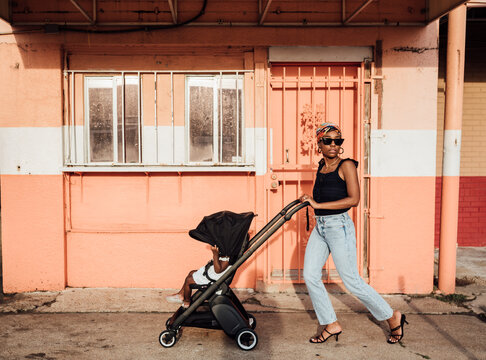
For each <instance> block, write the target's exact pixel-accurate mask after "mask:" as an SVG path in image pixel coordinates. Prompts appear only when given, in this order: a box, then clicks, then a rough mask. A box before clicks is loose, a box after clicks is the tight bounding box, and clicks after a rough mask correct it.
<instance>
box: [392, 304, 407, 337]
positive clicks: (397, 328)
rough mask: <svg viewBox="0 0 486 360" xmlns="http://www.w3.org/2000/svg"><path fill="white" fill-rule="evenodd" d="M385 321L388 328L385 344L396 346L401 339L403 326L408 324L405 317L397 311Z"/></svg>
mask: <svg viewBox="0 0 486 360" xmlns="http://www.w3.org/2000/svg"><path fill="white" fill-rule="evenodd" d="M387 321H388V325H389V326H390V337H389V338H388V340H387V343H389V344H396V343H397V342H400V341H401V340H402V339H403V326H404V325H405V324H408V322H407V320H406V317H405V315H403V314H402V313H401V312H400V311H397V310H395V311H394V312H393V316H392V317H391V318H389V319H388V320H387Z"/></svg>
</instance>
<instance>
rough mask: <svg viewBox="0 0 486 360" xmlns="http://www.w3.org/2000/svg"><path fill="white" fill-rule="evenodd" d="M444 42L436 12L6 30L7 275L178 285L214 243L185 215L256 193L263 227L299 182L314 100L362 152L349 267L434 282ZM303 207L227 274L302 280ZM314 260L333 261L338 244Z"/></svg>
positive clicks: (306, 186) (402, 284)
mask: <svg viewBox="0 0 486 360" xmlns="http://www.w3.org/2000/svg"><path fill="white" fill-rule="evenodd" d="M221 6H223V5H221ZM240 10H241V9H240ZM187 11H188V12H190V11H191V9H189V10H187ZM193 11H195V10H193ZM107 13H108V12H107ZM208 13H210V14H213V13H211V12H208ZM239 14H240V13H239ZM241 14H242V13H241ZM241 14H240V15H241ZM410 14H412V13H410ZM17 16H22V15H17ZM208 16H215V15H214V14H213V15H208ZM241 16H243V15H241ZM269 16H272V15H269ZM363 16H366V13H364V14H363ZM409 16H412V17H413V16H414V15H413V14H412V15H409ZM417 16H418V15H417ZM260 19H261V17H260ZM20 20H22V21H24V20H23V19H18V21H19V22H21V21H20ZM290 20H292V19H289V21H290ZM413 20H414V19H411V20H410V21H413ZM269 21H270V20H269ZM12 30H16V28H13V29H12V27H11V26H10V25H8V24H7V23H3V24H2V25H1V27H0V32H2V33H10V32H12ZM437 44H438V23H437V22H436V21H433V22H431V23H429V24H428V25H422V26H403V27H401V26H396V27H389V26H366V27H360V28H357V27H324V26H320V27H317V26H316V27H281V28H275V27H251V26H248V27H247V26H241V27H238V26H234V27H231V26H222V27H218V26H209V25H208V26H200V27H198V26H185V27H178V28H175V29H165V30H154V31H139V32H132V33H130V32H129V33H113V34H98V33H79V32H72V31H63V30H59V31H54V33H53V34H45V33H42V32H41V33H39V32H26V33H21V32H18V33H15V34H11V35H3V36H2V43H1V44H0V57H1V58H2V59H3V61H2V65H1V67H0V78H1V79H2V86H0V92H1V96H0V99H1V100H0V108H1V109H2V110H1V112H0V169H1V175H0V181H1V211H2V256H3V259H2V260H3V261H2V265H3V290H4V292H6V293H10V292H23V291H33V290H60V289H64V288H65V287H68V286H69V287H147V288H177V287H178V286H179V285H180V282H181V279H183V277H184V276H185V275H186V274H187V272H188V271H189V270H190V269H194V268H197V267H199V266H201V265H202V264H204V263H205V262H206V261H207V260H208V258H209V256H210V253H209V250H208V248H207V247H206V246H205V245H203V244H202V243H198V242H197V241H195V240H193V239H191V238H190V237H189V235H188V231H189V230H190V229H192V228H194V227H196V226H197V224H198V223H199V221H200V220H201V219H202V217H203V216H205V215H208V214H211V213H214V212H216V211H220V210H231V211H234V212H246V211H253V212H255V213H256V214H258V216H257V217H256V218H255V220H254V222H253V224H252V227H251V234H255V233H256V232H257V231H258V230H259V229H261V228H262V227H263V226H264V225H265V224H266V223H267V221H269V220H270V219H271V218H272V217H273V216H274V215H275V214H276V213H277V212H278V211H279V210H280V209H281V208H282V207H283V205H285V204H287V203H289V202H290V201H292V200H294V199H295V198H297V197H298V196H299V195H300V194H302V193H303V192H309V191H310V190H311V188H312V181H313V178H314V173H315V170H316V169H317V162H318V159H319V158H318V154H317V153H316V149H315V146H314V143H313V140H312V133H313V129H314V128H315V126H316V124H318V123H319V122H322V121H324V120H326V121H331V122H336V123H339V124H340V125H341V126H342V127H343V130H344V137H345V138H346V141H345V143H344V149H345V153H344V155H343V156H345V157H353V158H355V159H357V160H358V161H359V162H360V167H359V173H360V183H361V193H362V197H361V203H360V205H359V207H358V208H356V209H353V210H352V211H351V215H352V216H353V218H354V220H355V223H356V226H357V232H358V245H357V251H358V255H359V261H358V262H359V267H360V272H361V274H362V275H363V276H364V277H365V278H366V279H367V281H369V283H370V284H371V285H372V286H373V287H375V288H376V289H377V290H378V291H379V292H383V293H395V292H405V293H428V292H430V291H431V290H432V287H433V263H434V231H435V228H434V225H435V188H436V138H437V79H438V49H437ZM414 49H421V51H415V50H414ZM311 223H312V221H311ZM305 225H306V224H305V213H304V211H302V212H301V213H300V214H297V216H295V218H294V219H293V220H292V221H290V222H289V224H288V225H286V226H285V227H284V229H283V230H282V231H279V232H278V233H277V234H276V235H275V236H274V237H273V238H272V239H270V240H269V241H268V243H267V245H266V246H265V247H264V248H262V249H261V250H259V251H258V252H257V253H256V255H255V256H254V257H253V258H252V259H251V261H248V262H247V263H246V264H245V265H244V266H243V267H242V268H241V269H240V271H239V272H238V274H237V276H236V278H235V281H234V282H233V285H234V286H235V287H239V288H258V286H259V284H271V285H276V286H282V287H285V286H289V285H292V284H298V283H303V279H302V263H303V255H304V251H305V245H306V241H307V238H308V236H309V234H310V232H308V231H307V230H306V228H305ZM323 280H324V281H325V282H330V283H334V282H337V283H339V281H340V280H339V278H338V277H337V276H336V272H335V270H334V268H333V264H332V260H331V261H330V262H329V263H328V264H326V267H325V269H324V272H323Z"/></svg>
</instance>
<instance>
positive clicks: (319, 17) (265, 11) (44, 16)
mask: <svg viewBox="0 0 486 360" xmlns="http://www.w3.org/2000/svg"><path fill="white" fill-rule="evenodd" d="M472 2H474V3H478V2H482V0H476V1H472ZM464 3H466V1H464V0H460V1H458V0H402V1H401V2H399V3H397V2H396V1H395V0H338V1H322V0H305V1H302V0H300V1H299V0H296V1H283V0H253V1H238V0H229V1H226V2H222V1H213V0H164V1H159V2H153V1H140V2H126V3H125V2H120V1H115V0H113V1H97V0H57V1H48V2H41V1H36V0H17V1H12V0H0V18H2V19H4V20H6V21H7V22H8V23H10V24H11V25H12V26H14V27H15V26H48V25H50V26H58V27H61V28H67V27H82V28H89V29H92V30H96V31H101V30H102V29H104V28H108V27H128V28H130V27H148V28H150V27H173V26H182V25H191V26H255V27H258V26H260V27H264V26H267V27H268V26H270V27H279V26H281V27H285V26H292V27H315V26H321V27H325V26H332V27H353V26H355V27H365V26H424V25H427V24H428V23H430V22H432V21H434V20H436V19H438V18H440V17H441V16H444V15H446V14H447V13H448V12H449V11H451V10H452V9H454V8H455V7H457V6H459V5H461V4H464ZM196 14H198V15H196Z"/></svg>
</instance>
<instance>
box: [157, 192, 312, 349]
mask: <svg viewBox="0 0 486 360" xmlns="http://www.w3.org/2000/svg"><path fill="white" fill-rule="evenodd" d="M308 205H309V202H307V201H305V202H302V203H301V202H300V200H294V201H293V202H291V203H290V204H288V205H287V206H286V207H284V208H283V209H282V210H281V211H280V212H279V213H278V214H277V215H276V216H275V217H274V218H273V219H272V220H271V221H270V222H269V223H268V224H267V225H265V226H264V227H263V228H262V229H261V230H260V231H259V232H258V233H257V234H256V235H255V236H254V237H253V238H252V239H251V240H248V236H247V237H246V239H245V240H244V244H243V246H242V249H241V251H240V256H239V257H238V259H237V260H236V262H235V263H234V264H233V266H231V268H230V269H229V270H228V271H226V272H225V273H224V274H223V276H221V277H220V278H219V279H218V280H217V281H215V282H214V283H212V284H209V285H193V286H191V287H192V288H196V289H197V291H196V292H195V293H194V294H193V295H192V297H191V305H190V306H189V307H188V308H184V307H183V306H181V307H179V309H178V310H177V311H176V312H175V313H174V314H173V315H172V316H171V317H170V318H169V319H167V321H166V330H164V331H162V332H161V333H160V335H159V342H160V344H161V345H162V346H163V347H166V348H169V347H172V346H174V345H175V344H176V342H177V341H178V339H179V338H180V336H181V334H182V327H183V326H185V327H200V328H207V329H222V330H224V332H225V333H226V334H227V335H228V336H231V337H234V338H235V339H236V342H237V344H238V346H239V347H240V348H241V349H242V350H252V349H254V348H255V346H256V345H257V343H258V336H257V334H256V333H255V331H254V329H255V326H256V320H255V317H254V316H253V315H251V314H248V313H247V312H246V310H245V308H244V307H243V305H242V304H241V302H240V301H239V299H238V298H237V297H236V295H235V294H234V292H233V291H232V290H231V288H230V286H229V285H230V283H231V281H232V279H233V277H234V275H235V273H236V271H237V270H238V268H239V267H240V266H241V265H242V264H243V263H244V262H245V261H246V260H247V259H248V258H249V257H250V256H251V255H253V253H254V252H255V251H257V250H258V248H259V247H260V246H262V245H263V244H264V243H265V242H266V241H267V240H268V239H269V238H270V237H271V236H272V235H273V234H274V233H275V232H276V231H277V230H278V229H280V228H281V227H282V226H283V225H284V224H285V223H286V222H287V221H289V220H290V219H291V218H292V216H293V215H294V214H295V213H296V212H298V211H299V210H301V209H303V208H305V207H306V206H308ZM245 244H247V246H245ZM245 248H246V251H245V252H244V253H243V251H244V250H245ZM202 306H208V307H209V310H208V311H196V310H197V309H198V308H199V307H202Z"/></svg>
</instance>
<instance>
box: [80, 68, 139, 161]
mask: <svg viewBox="0 0 486 360" xmlns="http://www.w3.org/2000/svg"><path fill="white" fill-rule="evenodd" d="M110 83H111V86H106V85H110ZM90 84H93V85H97V86H96V88H107V89H109V88H111V89H112V91H113V105H112V106H113V114H112V116H113V124H112V125H113V159H112V161H100V162H96V161H90V159H91V143H90V134H91V127H90V125H91V124H90V106H89V89H90ZM119 85H122V88H123V87H124V85H138V86H141V85H142V84H141V81H140V79H139V77H137V76H136V75H121V76H119V75H113V76H85V77H84V104H83V105H84V131H83V133H84V146H83V148H84V161H85V163H87V164H91V165H106V164H123V165H126V164H129V163H126V153H125V148H126V147H125V141H122V152H123V161H121V162H120V161H118V159H119V156H118V106H117V104H118V101H121V102H122V114H123V113H124V110H123V109H124V106H123V103H124V102H125V94H124V92H123V91H122V95H121V99H118V92H117V89H118V86H119ZM138 93H139V95H138V97H139V98H138V99H137V101H138V103H139V109H138V121H137V123H138V129H139V139H140V138H141V135H140V129H141V127H142V126H141V125H142V123H141V122H142V116H141V113H140V101H141V99H140V91H139V92H138ZM123 117H124V115H122V118H123ZM124 128H125V123H124V121H123V122H122V136H124V135H125V129H124ZM141 145H142V144H141V143H140V141H139V147H140V146H141ZM139 153H141V150H140V149H139ZM140 155H141V154H140ZM139 159H140V156H139Z"/></svg>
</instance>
